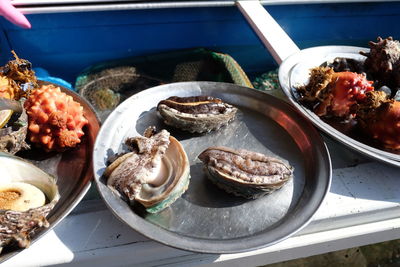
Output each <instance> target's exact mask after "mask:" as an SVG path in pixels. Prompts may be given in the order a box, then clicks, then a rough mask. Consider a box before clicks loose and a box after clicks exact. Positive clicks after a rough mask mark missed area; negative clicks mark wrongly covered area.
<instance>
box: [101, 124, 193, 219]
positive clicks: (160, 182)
mask: <svg viewBox="0 0 400 267" xmlns="http://www.w3.org/2000/svg"><path fill="white" fill-rule="evenodd" d="M125 143H126V145H127V146H128V147H129V148H130V150H131V151H130V152H128V153H126V154H123V155H120V156H117V158H116V159H115V160H114V161H113V162H112V163H111V164H110V165H109V166H108V167H107V169H106V170H105V172H104V176H105V177H106V178H107V185H108V186H109V187H110V188H112V189H113V190H116V191H117V192H118V193H119V194H120V195H121V196H122V198H124V199H125V200H127V201H128V202H129V203H131V201H137V202H139V203H141V204H142V205H143V206H144V207H145V208H146V211H147V212H150V213H157V212H159V211H161V210H163V209H165V208H166V207H168V206H170V205H171V204H172V203H173V202H175V200H176V199H178V198H179V197H180V196H181V195H182V194H183V193H184V192H185V191H186V189H187V188H188V185H189V179H190V173H189V166H190V165H189V160H188V157H187V155H186V153H185V150H184V149H183V146H182V145H181V144H180V143H179V142H178V140H176V139H175V138H174V137H172V136H170V133H169V132H168V131H166V130H161V131H160V132H158V133H156V132H155V128H154V127H149V128H148V129H146V131H145V132H144V136H136V137H133V138H128V139H127V140H126V142H125Z"/></svg>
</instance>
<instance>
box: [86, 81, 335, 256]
mask: <svg viewBox="0 0 400 267" xmlns="http://www.w3.org/2000/svg"><path fill="white" fill-rule="evenodd" d="M174 84H179V85H185V86H190V85H196V86H198V85H201V86H207V85H210V84H211V85H214V86H217V85H220V86H221V85H223V86H226V87H232V88H236V90H241V91H242V93H243V91H245V90H248V92H249V93H250V94H257V95H261V96H263V97H267V98H270V99H271V100H272V101H277V102H278V103H279V104H281V105H285V106H286V107H287V108H288V109H289V110H290V112H293V113H294V114H296V116H298V117H299V118H301V120H303V122H304V124H305V125H306V126H304V127H308V128H307V129H308V130H310V131H311V133H312V134H313V135H314V137H316V136H317V137H318V140H316V142H318V143H319V144H320V147H319V149H320V150H318V151H317V153H321V154H322V156H321V158H320V162H322V163H323V164H324V168H321V166H319V167H320V168H319V170H318V171H316V172H318V174H321V172H322V171H325V173H326V179H325V183H324V185H325V187H324V188H318V190H319V195H318V199H317V200H315V199H313V202H316V204H315V205H314V206H313V207H312V211H311V212H308V213H307V214H306V218H304V219H303V220H302V223H301V225H300V226H299V227H297V228H296V229H295V230H294V231H292V232H290V233H289V234H287V235H284V236H282V237H281V238H279V239H277V240H274V241H273V242H269V243H267V244H265V243H264V242H263V238H262V237H265V236H266V235H268V232H269V231H265V230H264V231H263V233H262V234H258V237H257V238H254V235H256V236H257V233H256V234H253V235H251V236H246V237H238V238H231V239H224V240H216V239H204V238H195V237H188V236H185V235H182V234H179V233H176V232H171V231H169V230H167V229H164V228H162V227H159V226H157V225H155V224H153V223H151V222H149V221H146V220H145V219H144V218H142V217H140V216H139V215H137V214H135V213H134V212H133V211H132V210H130V212H131V214H133V216H129V218H126V217H124V216H123V215H121V209H120V207H118V205H119V203H120V202H121V201H122V200H121V199H119V198H118V197H117V196H116V195H115V194H113V193H112V191H111V190H109V189H108V188H107V186H106V185H104V184H102V182H101V181H100V179H101V177H102V176H99V174H98V172H99V169H97V168H96V165H97V162H98V161H101V160H102V159H100V157H101V156H100V157H99V158H98V155H97V154H98V153H93V163H94V164H93V172H94V180H95V183H96V187H97V190H98V191H99V193H100V195H101V197H102V199H103V200H104V202H105V204H106V206H107V207H108V208H109V210H110V211H111V212H112V213H113V214H114V215H115V216H116V217H117V218H118V219H119V220H120V221H122V222H123V223H125V224H127V225H128V226H129V227H130V228H132V229H133V230H135V231H137V232H139V233H140V234H142V235H144V236H146V237H148V238H150V239H152V240H154V241H157V242H160V243H162V244H165V245H168V246H171V247H174V248H178V249H183V250H187V251H192V252H200V253H212V254H221V253H240V252H246V251H251V250H254V249H259V248H263V247H266V246H270V245H273V244H275V243H277V242H280V241H282V240H284V239H286V238H288V237H290V236H292V235H293V234H295V233H297V232H298V231H300V230H301V229H302V228H303V227H305V226H306V225H307V224H308V223H309V222H310V221H311V219H312V217H313V215H314V214H315V212H316V211H317V210H318V208H319V207H320V206H321V204H322V203H323V201H324V199H325V197H326V195H327V193H328V192H329V189H330V185H331V180H332V164H331V158H330V155H329V151H328V149H327V146H326V144H325V142H324V141H323V139H322V137H321V136H320V134H319V133H318V131H317V130H316V129H315V127H313V126H312V124H311V123H310V122H309V121H308V120H307V119H306V118H305V117H304V116H303V115H302V114H301V113H299V112H298V111H297V110H296V109H294V108H293V107H292V106H291V105H289V104H288V103H286V102H284V101H282V100H280V99H278V98H276V97H274V96H271V95H269V94H267V93H264V92H261V91H259V90H256V89H253V88H248V87H243V86H239V85H236V84H230V83H221V82H178V83H172V84H164V85H159V86H155V87H152V88H149V89H146V90H143V91H141V92H139V93H137V94H135V95H133V96H131V97H129V98H128V99H126V100H125V101H124V102H122V103H121V104H120V105H119V106H118V107H117V108H116V109H115V110H114V111H113V112H112V113H111V114H110V116H109V117H108V118H107V119H106V121H105V122H103V127H102V128H101V129H100V131H99V134H98V138H97V139H96V143H95V146H94V147H95V150H96V148H97V147H99V146H100V144H101V143H102V140H101V136H102V135H103V132H105V131H106V130H105V129H106V128H107V126H108V125H109V124H110V123H112V122H111V121H112V120H113V117H114V116H116V114H120V111H119V109H123V108H124V107H125V106H128V105H129V104H130V102H132V101H134V100H137V99H140V96H141V95H143V94H151V93H154V92H157V90H162V89H163V88H164V87H169V86H173V85H174ZM230 90H232V89H230ZM296 118H297V117H296ZM313 140H314V139H313ZM312 144H313V146H312V148H313V153H315V150H316V148H315V147H316V146H315V145H314V143H312ZM95 150H94V151H95ZM326 167H327V168H326ZM103 171H104V170H103ZM316 178H317V179H321V178H319V177H316ZM102 187H103V188H107V189H108V190H106V191H105V192H103V190H102ZM110 196H111V197H110ZM300 200H301V199H299V200H298V202H299V201H300ZM310 201H311V200H310ZM124 204H125V206H128V205H127V204H126V203H125V202H124ZM125 211H127V210H125ZM286 216H287V215H285V217H286ZM301 216H303V215H301ZM264 232H265V233H264ZM160 237H161V238H160ZM233 241H234V242H233Z"/></svg>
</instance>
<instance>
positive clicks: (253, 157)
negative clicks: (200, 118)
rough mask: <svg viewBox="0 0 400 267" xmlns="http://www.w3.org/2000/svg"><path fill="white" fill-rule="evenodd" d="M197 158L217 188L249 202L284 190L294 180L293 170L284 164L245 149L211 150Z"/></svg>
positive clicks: (211, 148) (219, 148)
mask: <svg viewBox="0 0 400 267" xmlns="http://www.w3.org/2000/svg"><path fill="white" fill-rule="evenodd" d="M198 158H199V159H200V160H201V161H202V162H203V163H204V171H205V172H206V174H207V177H208V178H209V179H210V180H211V181H212V182H214V183H215V184H216V185H217V186H218V187H220V188H221V189H223V190H225V191H227V192H228V193H232V194H234V195H237V196H242V197H245V198H248V199H255V198H258V197H261V196H263V195H266V194H269V193H271V192H273V191H274V190H277V189H279V188H281V187H282V186H283V185H284V184H285V183H286V182H287V181H288V180H289V179H290V178H291V177H292V176H293V167H291V166H290V165H289V164H287V163H285V162H283V161H282V160H280V159H278V158H275V157H271V156H267V155H264V154H261V153H257V152H252V151H248V150H244V149H241V150H234V149H232V148H228V147H209V148H207V149H206V150H204V151H203V152H202V153H201V154H200V155H199V156H198Z"/></svg>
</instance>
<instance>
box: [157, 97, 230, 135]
mask: <svg viewBox="0 0 400 267" xmlns="http://www.w3.org/2000/svg"><path fill="white" fill-rule="evenodd" d="M157 110H158V112H159V113H160V115H161V117H163V119H164V123H165V124H167V125H170V126H173V127H175V128H178V129H181V130H184V131H188V132H191V133H204V132H210V131H212V130H217V129H219V128H221V127H222V126H224V125H227V124H228V123H229V122H230V121H232V120H233V119H234V118H235V115H236V112H237V108H236V107H234V106H232V105H230V104H227V103H224V102H223V101H222V100H221V99H219V98H215V97H212V96H190V97H178V96H172V97H169V98H168V99H165V100H162V101H160V102H159V103H158V105H157Z"/></svg>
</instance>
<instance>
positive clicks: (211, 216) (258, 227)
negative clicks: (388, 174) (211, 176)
mask: <svg viewBox="0 0 400 267" xmlns="http://www.w3.org/2000/svg"><path fill="white" fill-rule="evenodd" d="M173 95H177V96H193V95H211V96H215V97H219V98H221V99H223V100H224V101H226V102H228V103H231V104H233V105H235V106H236V107H238V108H239V112H238V115H237V119H236V120H235V121H233V122H232V123H230V124H229V125H228V126H226V127H223V128H221V129H220V130H219V131H215V132H211V133H208V134H203V135H202V134H188V133H183V132H180V131H178V130H174V129H171V128H169V127H167V126H166V125H164V124H163V123H162V120H161V119H160V118H159V117H158V115H157V112H156V106H157V103H158V102H159V101H160V100H162V99H165V98H167V97H169V96H173ZM150 125H155V126H156V127H157V128H158V129H162V128H166V129H168V130H169V131H170V132H171V134H172V135H173V136H175V137H176V138H177V139H178V140H179V141H180V142H181V143H182V144H183V146H184V148H185V150H186V152H187V154H188V157H189V161H190V164H191V166H190V168H191V170H190V174H191V181H190V185H189V189H188V190H187V191H186V193H185V194H183V196H182V197H181V198H179V199H178V200H177V201H176V202H175V203H174V204H173V205H171V206H170V207H169V208H167V209H166V210H164V211H162V212H160V213H158V214H148V213H143V212H141V211H140V210H137V209H135V208H133V207H131V206H129V205H128V204H127V203H126V202H124V201H123V200H122V199H121V198H120V197H119V196H117V195H116V194H115V193H113V191H111V190H110V189H109V188H108V187H107V186H106V184H105V181H104V179H102V175H103V172H104V170H105V168H106V161H107V159H108V157H110V156H112V155H114V154H115V153H117V152H121V151H123V146H122V143H123V142H124V140H125V139H126V138H127V137H130V136H135V135H140V134H142V133H143V131H144V129H145V128H147V127H148V126H150ZM216 145H223V146H230V147H233V148H237V149H238V148H245V149H249V150H254V151H257V152H261V153H266V154H269V155H275V156H277V157H280V158H283V159H285V160H288V161H289V163H290V164H291V165H293V166H294V167H295V171H294V178H293V179H292V180H291V181H290V182H289V183H288V184H286V185H285V186H284V187H283V188H282V189H280V190H278V191H276V192H274V193H272V194H270V195H267V196H264V197H262V198H259V199H257V200H246V199H243V198H240V197H235V196H233V195H230V194H228V193H225V192H224V191H222V190H220V189H218V188H217V187H215V186H214V185H213V184H212V183H211V182H209V181H208V179H206V177H205V174H204V173H203V171H202V164H201V163H200V161H199V160H198V159H197V156H198V155H199V154H200V152H201V151H203V150H204V149H205V148H207V147H209V146H216ZM93 166H94V174H95V182H96V184H97V187H98V190H99V192H100V194H101V196H102V197H103V199H104V200H105V202H106V204H107V205H108V207H109V208H110V209H111V211H112V212H113V213H114V214H115V215H116V216H117V217H118V218H119V219H120V220H122V221H123V222H125V223H126V224H127V225H129V226H130V227H131V228H132V229H134V230H136V231H138V232H140V233H141V234H143V235H145V236H147V237H149V238H151V239H154V240H156V241H159V242H161V243H164V244H166V245H169V246H173V247H176V248H180V249H184V250H190V251H196V252H205V253H234V252H242V251H248V250H252V249H255V248H260V247H265V246H268V245H272V244H274V243H276V242H278V241H281V240H283V239H285V238H287V237H289V236H290V235H292V234H294V233H295V232H297V231H298V230H300V229H301V228H302V227H304V226H305V225H306V224H307V223H308V222H309V221H310V219H311V217H312V216H313V214H314V213H315V212H316V210H317V209H318V207H319V206H320V204H321V202H322V201H323V199H324V197H325V195H326V193H327V192H328V190H329V186H330V182H331V170H332V168H331V162H330V157H329V154H328V151H327V149H326V146H325V144H324V142H323V141H322V138H321V136H320V135H319V133H318V132H317V131H316V129H315V128H314V127H313V126H312V124H311V123H309V122H308V120H307V119H306V118H305V117H304V116H302V115H301V114H300V113H299V112H298V111H296V110H295V109H294V108H293V107H291V106H290V105H288V104H287V103H285V102H283V101H281V100H279V99H276V98H274V97H272V96H270V95H268V94H265V93H263V92H260V91H257V90H254V89H250V88H246V87H241V86H237V85H234V84H226V83H215V82H184V83H175V84H167V85H162V86H158V87H154V88H151V89H148V90H145V91H142V92H140V93H138V94H136V95H134V96H132V97H130V98H128V99H127V100H126V101H124V102H123V103H121V104H120V105H119V106H118V107H117V108H116V109H115V110H114V111H113V112H112V113H111V115H110V116H109V117H108V118H107V120H106V121H105V122H104V124H103V126H102V128H101V130H100V132H99V135H98V138H97V140H96V143H95V148H94V153H93Z"/></svg>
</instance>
